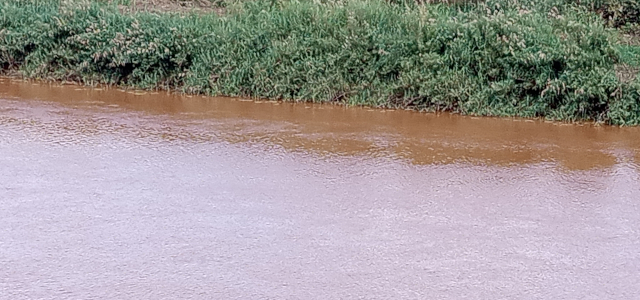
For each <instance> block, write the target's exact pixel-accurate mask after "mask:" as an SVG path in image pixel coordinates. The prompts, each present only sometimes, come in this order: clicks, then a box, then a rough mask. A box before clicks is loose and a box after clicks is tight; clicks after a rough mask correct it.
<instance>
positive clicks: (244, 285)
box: [0, 78, 640, 299]
mask: <svg viewBox="0 0 640 300" xmlns="http://www.w3.org/2000/svg"><path fill="white" fill-rule="evenodd" d="M639 174H640V128H616V127H609V126H595V125H593V124H562V123H553V122H545V121H539V120H535V121H534V120H522V119H512V118H505V119H499V118H474V117H461V116H458V115H451V114H424V113H417V112H409V111H392V110H377V109H367V108H353V107H352V108H346V107H343V106H334V105H316V104H313V105H312V104H305V103H298V104H291V103H279V102H269V101H257V102H255V101H243V100H241V99H231V98H206V97H200V96H194V97H189V96H181V95H172V94H167V93H150V92H139V91H123V90H118V89H114V88H111V89H100V88H85V87H79V86H73V85H71V86H62V85H58V84H52V85H49V84H40V83H30V82H23V81H18V80H12V79H9V78H3V79H0V299H638V298H640V226H639V225H640V175H639Z"/></svg>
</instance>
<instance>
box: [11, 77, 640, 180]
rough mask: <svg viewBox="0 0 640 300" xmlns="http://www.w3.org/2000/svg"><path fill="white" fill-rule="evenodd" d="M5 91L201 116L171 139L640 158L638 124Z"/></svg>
mask: <svg viewBox="0 0 640 300" xmlns="http://www.w3.org/2000/svg"><path fill="white" fill-rule="evenodd" d="M0 96H1V97H3V98H15V99H22V100H30V99H40V100H42V101H45V102H51V103H56V104H61V105H63V106H65V107H74V108H82V109H98V108H110V109H113V110H114V118H115V119H113V120H112V121H114V122H121V121H122V120H120V121H118V120H117V115H118V113H119V112H140V113H144V114H149V115H165V116H169V117H170V120H173V121H175V122H183V121H186V122H187V123H191V124H195V125H194V126H170V125H168V126H167V127H165V128H164V129H160V130H159V131H157V130H156V131H157V132H158V133H160V134H161V135H162V136H163V137H164V138H166V139H187V140H189V139H190V140H194V141H197V140H199V139H200V140H211V139H222V140H225V141H228V142H233V143H246V142H250V143H260V144H265V145H277V146H281V147H284V148H285V149H287V150H290V151H303V152H313V153H320V154H323V155H335V154H338V155H369V156H374V157H375V156H392V157H396V158H399V159H404V160H407V161H409V162H411V163H413V164H419V165H426V164H449V163H469V164H485V165H518V164H536V163H557V164H559V165H560V166H561V167H563V168H566V169H569V170H585V169H593V168H608V167H611V166H613V165H614V164H615V163H616V161H617V159H618V158H616V153H621V152H623V153H630V154H631V157H634V158H633V160H634V162H635V164H638V162H639V161H640V160H639V158H638V157H639V156H640V154H639V153H640V139H639V138H638V137H640V129H639V128H617V127H611V126H597V125H594V124H589V123H587V124H566V123H554V122H545V121H542V120H523V119H512V118H474V117H465V116H459V115H454V114H447V113H443V114H425V113H417V112H411V111H401V110H375V109H367V108H358V107H343V106H334V105H320V104H309V103H302V104H300V103H298V104H295V103H278V102H273V101H257V102H254V101H242V100H241V101H238V100H240V99H233V98H212V97H201V96H184V95H178V94H168V93H165V92H159V93H157V92H145V91H124V90H119V89H112V88H87V87H78V86H61V85H55V84H54V85H46V84H37V83H36V84H33V83H29V82H23V81H19V80H9V79H6V78H5V79H3V80H2V82H0ZM115 110H117V111H115ZM124 123H125V124H126V122H124ZM122 126H130V125H122Z"/></svg>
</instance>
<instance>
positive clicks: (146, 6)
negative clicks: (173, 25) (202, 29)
mask: <svg viewBox="0 0 640 300" xmlns="http://www.w3.org/2000/svg"><path fill="white" fill-rule="evenodd" d="M110 2H117V3H123V1H121V0H120V1H118V0H110ZM118 7H119V8H120V10H121V11H122V12H127V13H132V12H140V11H147V12H174V13H191V12H195V13H208V12H214V11H215V12H217V13H218V14H222V13H223V12H224V8H223V7H221V6H220V5H219V4H217V3H216V2H211V1H209V0H189V1H181V0H129V5H122V4H120V5H118Z"/></svg>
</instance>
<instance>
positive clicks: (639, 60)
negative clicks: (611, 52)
mask: <svg viewBox="0 0 640 300" xmlns="http://www.w3.org/2000/svg"><path fill="white" fill-rule="evenodd" d="M619 51H620V61H621V62H622V63H624V64H626V65H629V66H634V67H640V46H628V45H620V46H619Z"/></svg>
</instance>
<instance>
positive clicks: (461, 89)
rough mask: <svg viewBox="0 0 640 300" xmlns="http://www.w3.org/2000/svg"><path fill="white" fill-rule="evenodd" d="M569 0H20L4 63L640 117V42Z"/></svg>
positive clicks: (29, 73)
mask: <svg viewBox="0 0 640 300" xmlns="http://www.w3.org/2000/svg"><path fill="white" fill-rule="evenodd" d="M558 3H560V2H557V1H556V2H554V1H533V2H528V3H527V4H523V3H518V2H516V1H504V0H502V1H488V2H485V3H481V4H474V5H466V6H460V5H457V6H456V5H443V4H426V5H415V4H412V3H408V4H407V3H401V4H393V3H387V2H382V1H360V0H354V1H339V2H334V1H331V2H326V3H311V2H307V1H302V2H299V1H279V2H278V1H275V2H274V1H254V2H245V3H236V4H233V5H231V6H230V7H228V8H227V9H226V10H225V13H224V14H219V13H218V12H216V11H208V12H206V11H205V12H200V13H192V14H176V13H165V12H158V11H145V10H130V11H123V10H122V5H121V6H117V5H115V4H105V3H98V2H88V1H62V2H57V1H47V0H44V1H29V2H26V1H20V0H9V1H5V2H4V3H3V4H0V64H1V65H2V70H3V72H5V73H17V74H20V75H21V76H23V77H27V78H36V79H44V80H66V81H76V82H81V83H84V84H89V85H91V84H98V83H100V84H114V85H124V86H133V87H137V88H145V89H169V90H176V89H177V90H181V91H184V92H186V93H194V94H206V95H225V96H243V97H260V98H269V99H281V100H290V101H314V102H339V103H344V104H348V105H366V106H373V107H382V108H408V109H416V110H424V111H451V112H456V113H462V114H468V115H483V116H519V117H527V118H538V117H541V118H548V119H555V120H568V121H572V120H594V121H597V122H605V123H609V124H614V125H637V124H640V79H638V78H637V71H634V70H635V69H634V68H635V67H637V65H635V66H634V64H635V62H638V60H637V55H636V54H637V53H638V52H637V51H638V48H637V47H636V46H635V45H632V44H630V45H628V46H626V48H623V47H620V46H619V45H618V44H619V39H618V37H617V35H616V33H615V31H613V30H612V29H609V28H608V27H607V26H605V22H604V21H602V18H601V17H600V16H598V15H597V14H596V13H592V12H589V11H588V10H587V9H586V8H584V7H582V6H578V5H572V4H562V5H560V4H558ZM125 4H128V3H125ZM621 68H626V69H624V70H623V72H620V70H621ZM634 73H635V74H634ZM620 74H626V76H621V75H620Z"/></svg>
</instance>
